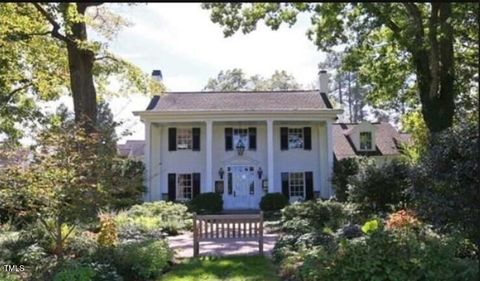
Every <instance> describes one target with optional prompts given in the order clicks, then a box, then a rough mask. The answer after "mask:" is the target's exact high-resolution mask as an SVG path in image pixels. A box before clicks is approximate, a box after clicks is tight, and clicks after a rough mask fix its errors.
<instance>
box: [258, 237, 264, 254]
mask: <svg viewBox="0 0 480 281" xmlns="http://www.w3.org/2000/svg"><path fill="white" fill-rule="evenodd" d="M258 251H259V252H260V254H261V255H263V239H262V238H261V239H260V240H258Z"/></svg>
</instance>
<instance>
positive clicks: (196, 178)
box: [192, 173, 200, 198]
mask: <svg viewBox="0 0 480 281" xmlns="http://www.w3.org/2000/svg"><path fill="white" fill-rule="evenodd" d="M192 177H193V179H192V188H193V190H192V193H193V194H192V195H193V198H195V197H197V195H198V194H200V173H193V174H192Z"/></svg>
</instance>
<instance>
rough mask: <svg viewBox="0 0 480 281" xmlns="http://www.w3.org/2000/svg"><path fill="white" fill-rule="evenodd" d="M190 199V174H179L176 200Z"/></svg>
mask: <svg viewBox="0 0 480 281" xmlns="http://www.w3.org/2000/svg"><path fill="white" fill-rule="evenodd" d="M189 199H192V175H191V174H179V175H178V183H177V200H189Z"/></svg>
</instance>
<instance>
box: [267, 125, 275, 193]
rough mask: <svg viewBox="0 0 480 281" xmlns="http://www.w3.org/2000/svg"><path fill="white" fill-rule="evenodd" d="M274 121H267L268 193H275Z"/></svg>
mask: <svg viewBox="0 0 480 281" xmlns="http://www.w3.org/2000/svg"><path fill="white" fill-rule="evenodd" d="M273 148H274V147H273V120H271V119H270V120H267V165H268V193H272V192H274V186H275V185H274V183H273V179H274V172H273Z"/></svg>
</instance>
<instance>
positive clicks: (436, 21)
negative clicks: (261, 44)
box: [203, 3, 479, 132]
mask: <svg viewBox="0 0 480 281" xmlns="http://www.w3.org/2000/svg"><path fill="white" fill-rule="evenodd" d="M203 8H205V9H208V10H210V12H211V20H212V21H213V22H214V23H218V24H219V25H221V26H222V27H224V35H225V36H232V35H233V34H234V33H235V32H237V31H239V30H241V31H242V32H243V33H249V32H252V31H254V30H255V29H256V27H257V24H258V23H259V22H261V21H263V22H264V23H265V24H266V25H267V26H268V27H270V28H271V29H272V30H277V29H278V28H279V27H280V26H281V25H282V23H285V24H287V25H289V26H292V25H293V24H295V23H296V21H297V16H298V15H299V14H302V13H306V14H308V15H310V18H311V22H312V27H311V28H310V29H309V30H308V31H307V36H308V38H309V39H311V40H312V41H313V42H314V43H315V45H316V46H317V47H318V48H319V49H321V50H323V51H331V50H332V48H333V47H338V46H343V47H345V50H346V51H345V52H346V57H345V59H344V63H343V64H344V68H345V70H348V71H355V72H358V73H359V76H360V77H359V78H360V81H361V83H362V84H364V85H367V86H368V87H369V88H370V89H371V91H370V92H369V94H368V95H367V99H369V100H370V102H371V103H373V104H374V105H381V106H389V107H392V106H393V107H397V106H398V104H407V105H410V106H413V107H414V108H416V107H417V106H416V104H417V100H419V101H420V102H421V105H422V107H421V110H422V113H423V118H424V120H425V124H426V125H427V127H428V128H429V130H430V131H432V132H439V131H442V130H444V129H446V128H448V127H450V126H451V125H452V121H453V115H454V107H455V104H454V102H455V100H456V99H457V97H464V98H462V100H463V101H464V102H462V103H463V104H467V105H469V104H470V105H471V103H470V101H471V100H472V99H471V97H472V95H471V93H472V90H473V92H475V89H478V85H476V86H475V85H473V84H474V83H475V84H478V83H476V80H477V78H476V75H478V74H477V73H478V32H476V31H478V17H479V13H478V10H479V6H478V3H475V4H473V3H448V4H446V3H443V4H436V3H420V4H417V3H205V4H203ZM459 69H464V70H465V72H462V71H458V73H462V74H456V71H455V70H459ZM415 88H416V89H417V90H418V91H414V89H415ZM476 92H478V90H477V91H476ZM415 93H418V95H416V94H415ZM457 104H458V103H457ZM410 106H409V107H410ZM401 107H404V106H403V105H402V106H401ZM407 108H408V107H407Z"/></svg>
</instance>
